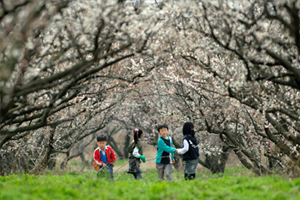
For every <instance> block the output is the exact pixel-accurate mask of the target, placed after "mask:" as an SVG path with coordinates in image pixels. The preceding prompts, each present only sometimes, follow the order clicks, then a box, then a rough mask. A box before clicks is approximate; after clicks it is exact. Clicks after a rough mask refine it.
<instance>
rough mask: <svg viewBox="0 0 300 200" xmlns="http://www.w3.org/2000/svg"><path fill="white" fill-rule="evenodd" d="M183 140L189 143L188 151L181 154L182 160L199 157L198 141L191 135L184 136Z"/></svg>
mask: <svg viewBox="0 0 300 200" xmlns="http://www.w3.org/2000/svg"><path fill="white" fill-rule="evenodd" d="M183 140H186V141H187V142H188V143H189V150H188V151H187V152H186V153H185V154H183V160H193V159H197V158H198V157H199V148H198V141H197V139H196V138H195V137H193V136H191V135H185V136H184V137H183Z"/></svg>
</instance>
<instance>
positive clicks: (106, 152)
mask: <svg viewBox="0 0 300 200" xmlns="http://www.w3.org/2000/svg"><path fill="white" fill-rule="evenodd" d="M106 144H107V142H106V136H105V135H101V136H98V137H97V145H98V147H97V148H96V149H95V151H94V168H95V170H96V171H97V177H99V176H102V177H103V176H106V174H107V171H108V172H109V174H110V179H111V180H113V167H114V163H115V161H116V156H115V152H114V150H113V149H112V148H111V147H110V146H108V145H106Z"/></svg>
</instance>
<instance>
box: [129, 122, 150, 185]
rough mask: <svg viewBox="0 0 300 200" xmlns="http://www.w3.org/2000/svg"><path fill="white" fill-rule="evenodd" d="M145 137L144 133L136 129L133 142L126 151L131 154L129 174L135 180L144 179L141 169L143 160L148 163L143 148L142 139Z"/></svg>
mask: <svg viewBox="0 0 300 200" xmlns="http://www.w3.org/2000/svg"><path fill="white" fill-rule="evenodd" d="M142 137H143V131H142V130H141V129H138V128H136V129H135V130H134V135H133V139H134V140H133V141H132V143H131V144H130V145H129V146H128V147H127V149H126V151H127V152H128V153H129V163H128V164H129V168H128V171H127V173H129V174H133V176H134V178H135V179H142V171H141V169H140V163H141V160H142V161H143V162H146V158H145V156H143V146H142V143H141V138H142Z"/></svg>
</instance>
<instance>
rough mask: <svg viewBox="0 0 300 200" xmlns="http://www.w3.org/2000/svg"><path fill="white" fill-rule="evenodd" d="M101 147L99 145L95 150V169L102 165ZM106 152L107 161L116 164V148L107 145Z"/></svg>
mask: <svg viewBox="0 0 300 200" xmlns="http://www.w3.org/2000/svg"><path fill="white" fill-rule="evenodd" d="M99 150H100V148H99V147H98V148H97V149H95V151H94V164H93V165H94V168H95V170H98V168H99V167H100V166H102V163H103V162H102V161H101V153H100V151H99ZM105 154H106V157H107V163H109V164H111V165H112V166H114V162H115V161H116V155H115V152H114V150H112V148H111V147H110V146H105Z"/></svg>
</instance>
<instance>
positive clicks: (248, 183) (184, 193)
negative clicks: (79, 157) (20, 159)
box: [0, 168, 300, 200]
mask: <svg viewBox="0 0 300 200" xmlns="http://www.w3.org/2000/svg"><path fill="white" fill-rule="evenodd" d="M172 178H173V181H172V182H168V181H163V182H159V181H158V180H157V172H156V170H155V169H149V170H146V171H144V172H143V179H142V180H138V181H136V180H134V178H133V176H132V175H131V174H127V173H126V172H125V171H121V172H117V173H115V179H114V182H111V181H109V180H106V179H101V178H96V176H95V172H92V173H91V172H84V173H78V172H69V173H66V174H64V175H50V174H48V175H41V176H34V175H28V174H24V175H11V176H6V177H0V199H1V200H5V199H12V200H14V199H18V200H26V199H30V200H32V199H143V200H144V199H145V200H147V199H149V200H150V199H164V200H165V199H172V200H176V199H189V200H190V199H207V200H213V199H216V200H217V199H230V200H232V199H237V200H243V199H245V200H246V199H247V200H249V199H260V200H261V199H268V200H269V199H276V200H277V199H278V200H282V199H288V200H296V199H300V193H299V186H300V179H294V180H287V179H286V178H284V177H280V176H262V177H255V176H253V175H252V174H250V173H248V172H247V170H245V169H244V168H233V169H227V170H226V171H225V173H224V175H212V174H210V173H208V172H203V173H197V177H196V180H193V181H184V180H183V174H182V173H177V172H176V171H175V170H174V171H173V173H172Z"/></svg>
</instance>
